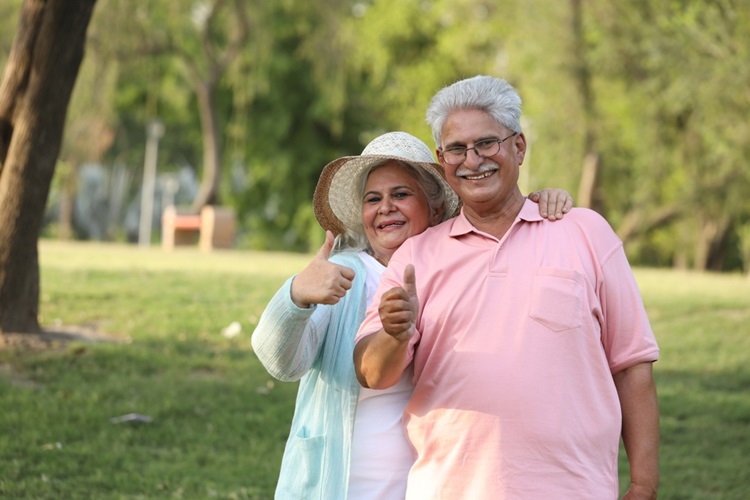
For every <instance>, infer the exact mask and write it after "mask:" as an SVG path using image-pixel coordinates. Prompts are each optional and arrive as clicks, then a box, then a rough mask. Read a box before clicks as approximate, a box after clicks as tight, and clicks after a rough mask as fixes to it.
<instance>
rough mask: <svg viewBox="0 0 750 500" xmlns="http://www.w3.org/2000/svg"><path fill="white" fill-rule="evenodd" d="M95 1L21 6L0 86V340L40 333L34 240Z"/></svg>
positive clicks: (52, 0) (34, 0) (29, 1)
mask: <svg viewBox="0 0 750 500" xmlns="http://www.w3.org/2000/svg"><path fill="white" fill-rule="evenodd" d="M95 3H96V0H46V1H44V0H25V1H24V3H23V6H22V8H21V16H20V20H19V24H18V32H17V34H16V38H15V40H14V43H13V47H12V48H11V53H10V56H9V59H8V63H7V65H6V68H5V73H4V75H3V80H2V84H0V136H1V137H2V139H0V161H2V169H1V170H0V333H34V332H37V331H39V330H40V327H39V319H38V312H39V258H38V249H37V240H38V238H39V233H40V231H41V227H42V221H43V218H44V210H45V207H46V204H47V197H48V195H49V188H50V184H51V182H52V176H53V173H54V170H55V163H56V161H57V157H58V154H59V152H60V144H61V142H62V133H63V128H64V125H65V116H66V113H67V109H68V102H69V101H70V95H71V93H72V91H73V87H74V84H75V80H76V77H77V75H78V69H79V67H80V65H81V61H82V60H83V52H84V46H85V42H86V29H87V27H88V24H89V21H90V20H91V14H92V12H93V8H94V4H95Z"/></svg>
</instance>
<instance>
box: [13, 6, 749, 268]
mask: <svg viewBox="0 0 750 500" xmlns="http://www.w3.org/2000/svg"><path fill="white" fill-rule="evenodd" d="M214 3H215V2H211V1H209V2H198V3H193V4H191V5H190V6H189V8H186V6H185V5H182V4H181V3H179V2H177V3H175V2H166V1H164V0H151V1H150V2H147V3H144V2H136V1H134V0H103V1H101V2H99V3H98V5H97V8H96V10H95V17H94V19H93V21H92V23H91V26H90V30H89V34H90V37H89V42H88V50H87V58H86V60H85V63H84V66H83V68H82V71H81V75H80V78H79V82H78V86H77V90H78V92H77V93H76V94H75V98H74V101H73V103H72V104H71V110H70V113H69V125H68V132H67V134H66V146H65V148H64V151H63V159H64V160H65V161H68V162H70V163H72V164H73V165H75V164H77V163H78V162H80V161H83V160H85V159H90V158H85V157H86V156H87V155H88V156H90V155H91V152H90V151H88V152H87V148H89V149H91V148H92V147H93V146H97V147H98V148H99V149H102V148H103V147H102V146H101V145H102V144H106V141H107V139H108V138H109V140H110V142H111V147H109V148H108V149H105V151H103V153H102V155H103V159H104V160H105V161H106V162H111V163H119V164H125V165H129V166H131V167H132V168H133V170H135V172H136V175H135V176H134V178H137V177H138V176H137V172H138V171H139V169H140V166H141V165H142V163H143V151H144V146H145V139H146V137H145V132H144V128H145V123H146V122H147V121H148V120H149V119H151V118H152V117H154V116H158V117H159V118H160V119H161V120H162V121H164V123H165V128H166V134H165V136H164V138H163V140H162V141H161V143H160V150H159V169H160V171H169V170H175V169H176V168H177V167H180V166H183V165H186V164H187V165H191V166H193V167H194V168H195V169H196V170H197V171H198V173H199V174H200V171H201V169H202V161H203V160H202V158H203V156H202V155H203V145H202V137H201V130H200V119H199V113H198V107H197V100H196V96H195V90H196V89H195V88H192V87H191V86H190V85H189V83H188V81H189V76H190V72H189V65H188V64H186V63H185V61H190V62H192V63H193V64H194V66H195V68H196V69H197V70H201V71H202V70H207V69H208V67H209V66H210V64H211V63H210V58H207V57H206V56H207V53H206V52H205V51H204V48H205V45H204V44H205V43H208V42H210V43H211V45H212V46H214V47H217V49H216V50H217V51H220V49H222V48H223V47H225V46H226V44H227V41H228V40H229V39H230V38H231V34H232V33H233V32H234V31H233V30H236V29H238V26H239V25H237V24H236V23H234V22H233V21H234V19H233V18H232V16H231V14H230V12H231V11H230V10H228V9H224V10H221V9H220V10H219V11H217V13H216V17H215V18H214V19H213V21H212V22H211V23H209V24H207V25H205V23H204V24H201V19H204V17H202V15H201V14H202V13H203V14H205V13H206V12H208V11H207V10H206V9H205V8H206V6H210V5H213V4H214ZM19 5H20V2H19V1H18V0H15V1H13V2H10V3H8V2H6V3H4V4H3V7H1V9H4V10H3V12H8V13H9V15H10V17H6V16H0V18H2V19H5V21H4V22H5V23H6V24H8V25H9V26H12V23H13V22H14V21H13V19H15V18H16V15H15V13H14V12H17V9H18V6H19ZM227 5H228V4H227ZM237 5H241V6H242V8H243V9H245V10H244V12H246V13H247V20H248V27H249V37H248V39H247V41H246V43H245V45H244V46H243V48H242V51H241V53H240V55H239V57H238V58H237V59H236V60H234V62H233V63H232V64H231V65H230V66H229V67H228V68H227V71H226V72H225V73H224V74H223V76H222V78H221V80H220V82H219V87H218V91H217V99H218V101H217V109H216V112H217V116H218V121H219V127H220V134H221V136H222V139H221V148H222V150H223V155H222V168H223V178H222V184H221V189H222V191H223V192H222V194H223V198H224V199H225V200H227V202H228V203H229V204H231V205H233V206H234V207H235V208H236V209H237V210H238V212H239V215H240V222H241V224H242V230H243V234H244V236H243V245H247V246H251V247H254V248H275V249H287V250H302V251H304V250H308V249H311V248H312V247H313V246H314V245H313V243H314V242H315V241H319V230H318V228H317V225H316V224H315V222H314V220H313V219H312V217H311V215H310V214H311V211H310V206H309V204H310V200H311V197H312V192H313V189H314V186H315V184H316V181H317V176H318V174H319V172H320V169H321V168H322V167H323V166H324V165H325V164H326V163H327V162H329V161H331V160H333V159H334V158H336V157H338V156H342V155H351V154H358V153H359V152H360V151H361V150H362V148H363V147H364V145H365V144H366V143H367V142H369V140H371V139H372V138H373V137H374V136H376V135H378V134H380V133H382V132H385V131H389V130H406V131H409V132H411V133H413V134H415V135H416V136H418V137H420V138H421V139H423V140H424V141H425V142H426V143H428V144H430V145H432V139H431V136H430V131H429V130H428V129H427V127H426V126H425V124H424V110H425V108H426V106H427V104H428V102H429V99H430V98H431V96H432V95H433V94H434V93H435V91H437V90H438V89H439V88H441V87H442V86H444V85H446V84H450V83H452V82H453V81H455V80H457V79H459V78H463V77H467V76H472V75H475V74H478V73H487V74H492V75H496V76H500V77H503V78H505V79H507V80H509V81H510V82H511V83H513V84H514V85H515V86H516V87H517V88H518V89H519V91H520V93H521V96H522V98H523V100H524V129H525V132H526V135H527V139H528V142H529V145H530V150H529V155H528V156H527V159H526V162H525V165H524V168H523V171H522V178H521V183H522V189H523V191H525V192H528V191H531V190H535V189H539V188H541V187H545V186H559V187H563V188H565V189H568V190H569V191H571V192H575V190H576V187H577V185H578V183H579V177H580V172H581V166H582V164H583V159H584V154H585V153H586V148H587V146H586V144H585V141H586V138H587V132H591V131H594V135H595V140H596V149H597V151H598V153H599V154H600V158H601V177H600V179H599V189H600V193H599V197H600V198H601V200H602V207H603V208H602V211H603V212H604V215H605V216H606V217H607V218H608V220H609V221H610V222H611V223H612V225H613V226H614V227H615V228H616V229H618V230H621V231H625V229H628V226H629V225H630V227H629V229H630V232H629V233H628V234H627V239H626V241H625V243H626V245H627V249H628V252H629V255H630V257H631V259H632V260H633V261H634V262H642V263H648V264H659V265H680V266H686V267H694V268H697V269H703V268H709V269H722V270H738V269H740V268H742V267H743V266H744V267H745V268H747V262H746V260H747V257H746V254H744V253H743V252H742V251H741V246H740V244H739V243H738V242H740V241H741V240H742V236H741V228H742V227H744V226H745V225H747V224H748V221H750V196H748V190H749V189H750V188H748V186H750V169H747V168H745V167H746V166H745V162H746V158H748V157H750V124H749V123H748V120H747V119H746V116H748V114H749V113H750V94H748V92H747V91H746V87H747V81H750V64H748V61H749V60H750V57H748V56H750V54H748V51H750V8H748V3H747V0H718V1H711V2H709V1H706V0H682V1H678V2H675V1H670V0H657V1H647V0H634V1H632V2H628V3H623V2H620V1H615V0H603V1H601V2H581V3H580V6H581V9H582V11H581V12H582V25H581V29H582V37H581V38H580V39H582V41H583V45H582V47H581V46H579V45H577V44H576V41H577V40H578V39H579V38H577V37H576V36H575V31H574V26H575V25H574V17H573V14H572V12H573V5H574V3H573V1H572V0H569V1H565V2H549V1H547V0H528V1H524V2H520V1H515V0H508V1H505V2H489V1H487V0H458V1H456V0H450V1H449V0H428V1H423V0H401V1H397V0H335V1H331V0H325V1H324V0H308V1H303V0H283V1H278V2H240V3H239V4H237ZM8 19H10V20H8ZM203 25H205V26H208V29H207V31H205V33H206V38H205V39H203V40H202V39H201V38H200V36H199V28H200V26H203ZM10 36H11V35H10V33H9V32H8V31H6V30H2V32H0V43H3V44H9V43H10V42H9V40H10ZM3 46H5V45H3ZM8 46H9V45H8ZM0 57H3V56H2V55H0ZM582 67H587V68H589V69H590V71H591V96H592V100H591V101H587V100H585V99H584V96H582V95H581V89H580V85H579V81H580V79H579V78H578V75H579V71H580V70H581V68H582ZM586 102H590V103H591V104H592V106H593V109H591V110H585V109H584V104H585V103H586ZM589 120H590V121H589ZM108 134H111V135H110V136H108ZM94 149H96V148H94ZM230 174H231V175H230ZM237 179H241V180H242V181H240V180H237ZM669 211H671V212H672V213H671V215H670V216H669V217H663V213H664V212H669ZM633 227H635V230H633V229H632V228H633Z"/></svg>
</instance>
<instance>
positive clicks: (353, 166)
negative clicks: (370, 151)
mask: <svg viewBox="0 0 750 500" xmlns="http://www.w3.org/2000/svg"><path fill="white" fill-rule="evenodd" d="M386 160H398V161H403V162H406V163H408V164H410V165H413V166H415V167H417V168H423V169H424V170H425V171H426V172H428V173H429V174H430V175H432V176H433V177H434V178H435V179H436V180H437V181H438V182H439V183H440V185H441V187H442V188H443V191H444V193H445V204H446V206H445V210H446V213H447V214H448V216H447V217H445V218H446V219H448V218H450V217H453V216H455V215H456V214H458V211H459V209H460V202H459V199H458V196H457V195H456V193H455V192H454V191H453V189H452V188H451V187H450V185H449V184H448V182H447V181H446V180H445V173H444V171H443V167H442V166H441V165H440V164H438V163H425V162H417V161H414V160H409V159H407V158H402V157H399V156H390V155H361V156H344V157H342V158H338V159H336V160H334V161H332V162H330V163H329V164H328V165H326V166H325V167H324V168H323V171H322V172H321V173H320V178H319V179H318V184H317V186H316V187H315V194H314V195H313V211H314V213H315V218H316V219H317V220H318V223H319V224H320V226H321V227H322V228H323V229H325V230H327V231H331V232H333V234H334V235H339V234H342V233H344V232H346V231H347V230H354V229H355V228H357V227H359V226H361V224H362V200H360V199H358V193H357V190H358V187H357V185H356V184H357V181H358V180H359V179H360V176H361V175H362V172H364V171H365V170H367V169H369V168H370V167H371V166H373V165H375V164H376V163H382V162H384V161H386Z"/></svg>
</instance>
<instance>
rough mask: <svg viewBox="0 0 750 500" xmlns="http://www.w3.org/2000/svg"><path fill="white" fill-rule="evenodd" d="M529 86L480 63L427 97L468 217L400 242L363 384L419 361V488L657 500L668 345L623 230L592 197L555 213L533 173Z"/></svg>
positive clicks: (410, 425)
mask: <svg viewBox="0 0 750 500" xmlns="http://www.w3.org/2000/svg"><path fill="white" fill-rule="evenodd" d="M520 115H521V99H520V97H519V96H518V94H517V93H516V91H515V89H513V87H511V86H510V85H509V84H508V83H507V82H505V81H504V80H500V79H497V78H492V77H488V76H477V77H474V78H470V79H466V80H462V81H459V82H457V83H455V84H453V85H451V86H448V87H446V88H444V89H442V90H441V91H440V92H438V93H437V94H436V95H435V97H433V99H432V102H431V103H430V106H429V108H428V110H427V121H428V123H429V124H430V125H431V127H432V132H433V136H434V138H435V142H436V144H437V146H438V148H437V154H438V158H439V160H440V163H441V165H442V166H443V168H444V169H445V173H446V178H447V180H448V183H449V184H450V186H451V187H452V188H453V189H454V190H455V191H456V193H457V194H458V195H459V197H460V198H461V200H462V202H463V208H462V210H461V213H460V215H459V216H458V217H456V218H454V219H452V220H449V221H447V222H444V223H442V224H440V225H438V226H435V227H433V228H431V229H428V230H427V231H425V232H424V233H423V234H422V235H420V236H415V237H413V238H411V239H410V240H408V241H407V242H406V243H404V245H403V246H402V247H401V248H400V249H399V250H398V251H397V252H396V253H395V254H394V255H393V257H392V258H391V261H390V263H389V265H388V269H387V270H386V272H385V274H384V275H383V278H382V281H381V284H380V287H379V289H378V293H377V296H376V297H375V300H374V301H373V302H372V303H373V306H371V307H370V309H369V310H368V312H367V317H366V319H365V322H364V323H363V324H362V326H361V327H360V330H359V332H358V334H357V346H356V350H355V367H356V370H357V376H358V378H359V380H360V383H361V384H362V385H363V386H365V387H370V388H376V389H378V388H381V389H382V388H386V387H389V386H391V385H393V384H394V383H396V382H397V381H398V380H399V377H400V376H401V373H402V372H403V370H404V369H405V368H406V367H407V366H408V365H409V364H410V363H413V368H414V383H415V390H414V394H413V396H412V398H411V400H410V402H409V404H408V406H407V408H406V411H405V414H404V425H405V429H406V433H407V436H408V439H409V441H410V442H411V445H412V447H413V449H414V450H415V452H416V455H417V458H416V462H415V464H414V466H413V467H412V469H411V472H410V475H409V479H408V481H409V485H408V491H407V498H408V499H417V498H419V499H436V498H450V499H455V498H467V499H468V498H470V499H472V500H477V499H493V500H495V499H519V500H533V499H544V500H549V499H555V500H560V499H576V500H580V499H592V500H602V499H616V498H617V497H618V492H619V486H618V470H617V459H618V450H619V442H620V437H622V440H623V443H624V445H625V450H626V452H627V455H628V459H629V461H630V476H631V482H630V488H629V490H628V492H627V493H626V495H625V498H627V499H629V500H634V499H642V498H644V499H645V498H656V490H657V486H658V480H659V469H658V441H659V410H658V402H657V397H656V389H655V384H654V380H653V376H652V369H651V365H652V363H653V362H654V361H656V360H657V359H658V356H659V349H658V346H657V344H656V341H655V339H654V335H653V332H652V330H651V327H650V325H649V321H648V318H647V316H646V313H645V309H644V307H643V303H642V300H641V297H640V293H639V291H638V287H637V285H636V282H635V279H634V277H633V273H632V271H631V269H630V265H629V263H628V261H627V258H626V256H625V253H624V251H623V247H622V243H621V241H620V240H619V239H618V238H617V236H616V235H615V233H614V232H613V231H612V229H611V227H610V226H609V224H608V223H607V222H606V221H605V220H604V219H603V218H602V217H601V216H599V215H598V214H596V213H595V212H593V211H591V210H587V209H581V208H579V209H573V210H572V211H571V212H570V214H568V215H567V216H566V217H565V218H564V219H563V220H562V221H559V222H555V223H549V222H547V221H545V220H544V219H542V218H541V217H539V214H538V209H537V205H536V204H534V203H533V202H531V201H529V200H527V199H525V198H524V197H523V195H522V194H521V191H520V190H519V187H518V184H517V181H518V173H519V167H520V166H521V164H522V163H523V159H524V155H525V153H526V139H525V137H524V134H523V132H522V131H521V126H520Z"/></svg>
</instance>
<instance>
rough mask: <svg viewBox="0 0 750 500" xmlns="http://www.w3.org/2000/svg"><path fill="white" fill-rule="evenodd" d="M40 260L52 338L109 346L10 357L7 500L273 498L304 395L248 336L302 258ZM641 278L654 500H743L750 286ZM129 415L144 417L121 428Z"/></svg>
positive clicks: (4, 358) (2, 428)
mask: <svg viewBox="0 0 750 500" xmlns="http://www.w3.org/2000/svg"><path fill="white" fill-rule="evenodd" d="M40 253H41V269H42V291H41V304H40V308H41V319H42V322H43V324H44V325H45V327H47V329H50V330H64V329H65V328H66V327H67V326H70V325H78V326H82V325H83V326H87V327H89V328H90V329H91V330H93V331H96V332H97V333H99V334H105V335H108V336H109V337H110V340H112V341H109V342H74V343H71V344H67V345H64V346H61V347H59V348H56V349H52V350H45V351H40V350H4V351H0V400H2V411H0V497H4V498H34V499H40V498H50V499H52V498H54V499H58V498H66V499H67V498H70V499H78V498H80V499H91V498H97V499H99V498H101V499H109V498H112V499H115V498H117V499H120V498H128V499H130V498H133V499H135V498H144V499H145V498H227V499H234V498H251V499H267V498H272V495H273V489H274V484H275V481H276V475H277V473H278V467H279V463H280V460H281V452H282V449H283V444H284V442H285V440H286V434H287V432H288V429H289V424H290V420H291V415H292V410H293V406H294V397H295V393H296V384H288V383H281V382H274V381H273V380H272V379H271V378H270V377H269V376H268V375H267V373H266V372H265V370H264V369H263V367H262V366H261V365H260V363H259V362H258V360H257V359H256V357H255V355H254V354H253V352H252V348H251V346H250V334H251V332H252V330H253V328H254V327H255V324H256V323H257V320H258V318H259V316H260V314H261V312H262V311H263V308H264V307H265V305H266V303H267V301H268V299H269V298H270V296H271V294H272V293H273V292H274V291H275V290H276V289H277V288H278V287H279V285H280V284H281V283H282V282H283V281H284V280H285V279H286V278H287V277H288V276H289V275H291V274H292V273H294V272H296V271H298V270H300V269H302V268H303V267H304V265H305V264H306V263H307V260H308V256H301V255H294V254H282V253H276V254H272V253H254V252H239V251H220V252H215V253H212V254H202V253H200V252H198V251H197V250H195V249H179V250H178V251H176V252H173V253H164V252H162V251H161V249H160V248H158V247H153V248H149V249H140V248H138V247H135V246H125V245H109V244H107V245H104V244H90V243H62V242H55V241H42V242H41V243H40ZM636 277H637V278H638V282H639V284H640V286H641V291H642V293H643V297H644V301H645V303H646V307H647V309H648V311H649V315H650V318H651V321H652V324H653V327H654V330H655V332H656V335H657V339H658V340H659V343H660V346H661V349H662V359H661V360H660V361H659V362H658V363H657V364H656V365H655V373H656V378H657V384H658V390H659V396H660V404H661V424H662V426H661V428H662V444H661V469H662V486H661V490H660V495H659V498H660V499H696V500H698V499H700V500H703V499H737V500H740V499H742V500H744V499H747V498H750V281H748V280H747V279H745V278H743V277H740V276H737V275H715V274H693V273H679V272H675V271H669V270H651V269H639V270H637V271H636ZM235 321H236V322H239V324H240V325H241V327H242V331H241V333H240V334H239V335H238V336H236V337H234V338H226V337H225V336H224V335H222V329H224V328H225V327H227V326H228V325H230V324H231V323H232V322H235ZM130 413H137V414H140V415H144V416H146V417H149V418H150V419H151V421H150V422H140V423H139V422H123V423H113V422H112V421H111V419H112V418H113V417H118V416H122V415H127V414H130ZM621 477H622V481H623V483H627V461H626V460H624V457H622V460H621Z"/></svg>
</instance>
